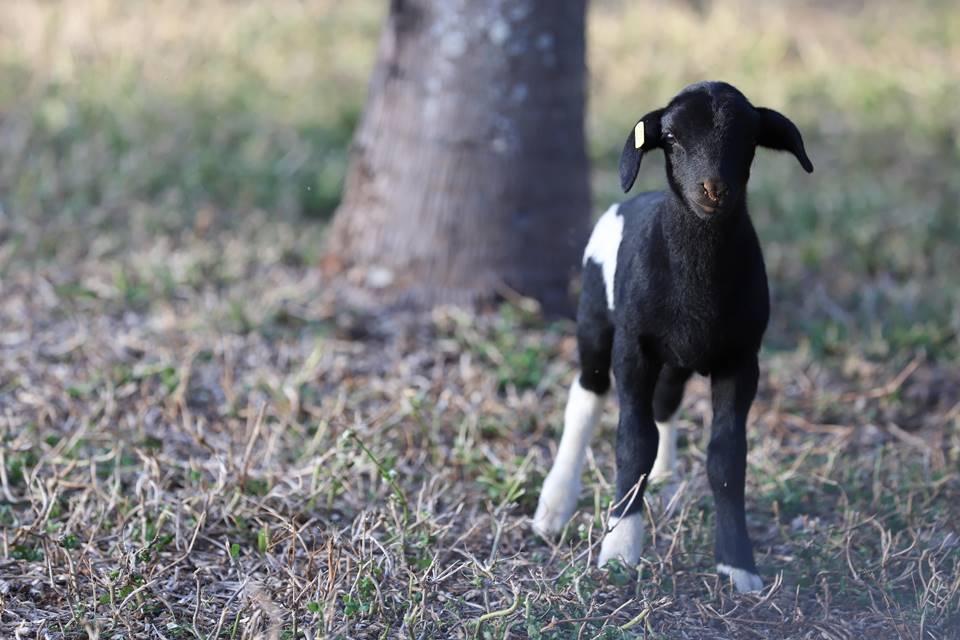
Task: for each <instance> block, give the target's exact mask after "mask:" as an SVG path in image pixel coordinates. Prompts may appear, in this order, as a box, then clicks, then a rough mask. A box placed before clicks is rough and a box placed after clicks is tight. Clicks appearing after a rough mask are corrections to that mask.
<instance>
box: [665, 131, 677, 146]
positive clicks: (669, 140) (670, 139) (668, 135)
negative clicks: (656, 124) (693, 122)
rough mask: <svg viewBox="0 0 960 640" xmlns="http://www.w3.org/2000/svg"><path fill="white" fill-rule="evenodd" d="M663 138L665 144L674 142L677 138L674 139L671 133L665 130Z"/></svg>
mask: <svg viewBox="0 0 960 640" xmlns="http://www.w3.org/2000/svg"><path fill="white" fill-rule="evenodd" d="M663 140H664V142H666V143H667V144H676V142H677V139H676V138H675V137H673V134H672V133H670V132H669V131H667V132H666V133H664V134H663Z"/></svg>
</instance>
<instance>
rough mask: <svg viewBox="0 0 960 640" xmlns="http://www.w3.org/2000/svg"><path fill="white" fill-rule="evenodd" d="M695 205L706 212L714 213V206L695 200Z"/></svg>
mask: <svg viewBox="0 0 960 640" xmlns="http://www.w3.org/2000/svg"><path fill="white" fill-rule="evenodd" d="M696 205H697V206H698V207H700V208H701V209H703V210H704V211H705V212H706V213H714V212H715V211H716V210H717V208H716V207H710V206H707V205H705V204H700V203H699V202H697V203H696Z"/></svg>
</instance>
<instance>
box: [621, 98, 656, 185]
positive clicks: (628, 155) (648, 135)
mask: <svg viewBox="0 0 960 640" xmlns="http://www.w3.org/2000/svg"><path fill="white" fill-rule="evenodd" d="M662 115H663V109H657V110H656V111H651V112H650V113H648V114H647V115H645V116H643V117H642V118H640V120H639V121H638V122H637V124H636V125H635V126H634V127H633V131H631V132H630V135H629V136H627V141H626V142H625V143H623V153H622V154H620V186H621V187H623V192H624V193H626V192H628V191H630V189H631V187H633V183H634V181H635V180H636V179H637V173H638V172H639V171H640V160H642V159H643V152H644V151H649V150H650V149H656V148H657V147H659V146H660V116H662Z"/></svg>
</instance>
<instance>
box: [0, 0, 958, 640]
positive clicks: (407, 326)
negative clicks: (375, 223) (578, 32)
mask: <svg viewBox="0 0 960 640" xmlns="http://www.w3.org/2000/svg"><path fill="white" fill-rule="evenodd" d="M345 4H346V3H336V2H332V1H330V2H328V1H326V0H324V1H319V2H313V3H302V2H295V1H293V0H289V1H288V0H276V1H275V2H271V3H260V2H249V3H233V2H225V1H220V0H211V1H210V2H207V3H201V4H200V5H199V6H194V5H197V3H189V2H186V1H185V0H184V1H182V2H181V1H174V2H168V3H163V4H162V7H161V5H156V7H155V8H153V9H152V10H151V11H150V12H136V11H130V10H129V9H128V8H127V7H126V5H125V3H124V2H120V1H119V0H89V1H88V2H77V3H48V2H39V1H36V2H34V1H25V2H18V3H6V4H3V6H2V7H0V327H2V333H0V491H2V494H0V526H2V529H0V637H11V638H14V637H21V638H35V637H38V638H44V637H53V638H57V637H65V638H84V637H88V638H97V637H99V638H117V637H124V638H142V637H157V638H161V637H162V638H193V637H198V638H208V637H215V638H220V637H222V638H242V637H258V636H259V635H262V636H263V637H268V638H270V637H279V638H294V637H304V636H306V637H310V638H313V637H334V638H336V637H342V638H368V637H369V638H381V637H412V638H445V637H471V638H472V637H490V638H503V637H533V638H537V637H542V638H554V637H556V638H566V637H583V638H593V637H601V638H603V637H615V638H616V637H635V636H640V637H662V638H728V637H736V638H754V637H759V638H822V637H826V638H860V637H864V636H866V637H871V638H877V639H881V638H898V637H905V638H918V639H920V638H924V639H926V638H936V639H939V638H955V637H960V472H958V467H960V429H958V426H960V367H958V355H960V354H958V348H957V340H956V335H957V331H958V329H960V314H958V312H957V309H958V296H960V287H958V286H957V280H956V275H955V274H956V273H958V272H960V252H958V251H957V249H956V247H957V246H958V244H957V243H958V242H960V222H958V220H960V216H958V215H957V214H958V209H957V205H956V203H957V202H960V147H958V146H957V134H958V130H957V122H956V119H955V118H952V117H950V116H949V114H950V113H952V110H951V109H953V107H954V106H955V105H956V103H957V102H958V100H960V86H958V82H957V78H958V77H960V69H958V68H957V65H958V64H960V51H958V49H957V47H958V46H960V45H958V43H960V38H958V37H957V34H958V33H960V12H958V11H956V9H955V8H954V7H952V6H951V3H947V2H930V3H924V4H923V5H922V7H920V8H917V7H913V5H910V6H908V5H897V6H896V11H894V10H892V9H891V8H890V7H888V6H885V5H883V3H870V4H869V5H863V6H861V5H860V4H858V3H839V4H837V5H836V6H834V5H833V4H831V6H830V7H825V6H821V5H820V4H819V3H794V4H795V5H796V6H794V4H791V6H790V7H786V6H782V5H781V4H779V3H772V4H771V5H769V6H768V5H767V4H762V5H761V4H752V3H750V2H726V3H717V4H716V5H713V6H712V8H710V6H709V5H703V6H706V7H707V8H702V9H698V8H697V7H698V6H700V4H699V3H692V4H691V5H690V6H686V5H677V4H676V3H670V4H665V5H659V4H657V5H652V4H651V5H647V3H636V6H634V5H630V6H627V4H626V3H618V2H603V1H598V2H595V3H593V6H592V8H591V12H592V13H591V23H590V30H591V31H590V34H591V40H590V43H591V44H590V47H591V52H590V55H591V60H590V68H591V78H592V79H591V100H592V102H591V116H590V122H589V129H590V134H591V141H592V143H591V150H592V151H591V153H592V156H593V160H594V166H595V168H596V170H595V180H594V185H595V191H596V201H597V206H596V207H595V212H596V213H599V212H600V211H602V210H603V209H605V208H606V206H607V205H608V204H609V203H610V202H611V201H613V199H614V198H615V197H616V193H615V192H616V174H615V168H614V167H615V159H616V154H617V152H618V150H619V148H620V146H621V145H622V138H623V137H624V136H625V135H626V133H628V131H629V127H630V126H631V125H632V123H633V122H634V121H635V118H636V117H637V116H638V115H641V114H642V113H644V112H646V111H648V110H649V109H650V108H654V107H656V106H660V104H662V102H664V101H665V100H666V99H667V98H668V97H669V95H671V94H672V93H674V92H676V90H677V89H679V88H680V86H682V85H683V84H685V83H686V82H688V81H693V80H697V79H701V78H703V77H717V78H722V79H727V80H730V81H731V82H733V83H734V84H736V85H738V86H740V88H742V89H743V90H744V91H745V93H746V94H747V95H748V96H749V97H751V98H752V99H754V100H755V101H756V102H757V103H758V104H760V103H762V104H765V105H768V106H773V107H775V108H778V109H780V110H782V111H784V112H785V113H788V115H790V116H791V117H792V118H794V120H795V121H797V122H798V124H799V125H800V127H801V129H802V130H803V131H804V133H805V135H806V137H807V141H808V149H809V151H810V155H811V157H812V159H813V161H814V164H815V165H816V172H815V173H814V174H813V176H810V177H807V176H806V174H803V173H802V172H801V171H800V170H799V169H798V168H797V167H796V166H795V161H793V159H792V158H790V157H786V156H784V157H781V156H777V155H773V154H769V155H762V156H760V157H759V158H758V164H757V165H756V167H755V171H754V176H753V178H752V181H751V192H750V198H751V200H750V201H751V206H752V211H753V217H754V220H755V222H756V224H757V228H758V232H759V234H760V236H761V241H762V244H763V246H764V249H765V252H766V257H767V263H768V270H769V272H770V277H771V283H772V286H773V322H772V325H771V328H770V331H769V332H768V338H767V341H766V345H765V347H764V350H763V352H762V353H761V370H762V378H761V388H760V393H759V396H758V400H757V402H756V403H755V405H754V408H753V412H752V414H751V420H750V427H749V438H750V455H749V468H748V480H747V487H748V489H747V491H748V513H749V516H748V524H749V527H750V531H751V534H752V535H753V538H754V541H755V545H756V551H757V560H758V565H759V566H760V571H761V574H762V576H763V578H764V581H765V583H766V585H767V586H766V588H765V589H764V591H763V592H761V593H760V594H757V595H736V594H734V593H733V592H732V590H731V588H730V586H729V585H728V584H726V583H724V582H723V581H722V580H720V579H719V578H718V577H717V575H716V574H715V573H714V571H713V561H712V531H713V509H712V504H711V500H710V497H709V490H708V487H707V483H706V478H705V473H704V464H703V461H704V452H705V446H706V441H707V438H708V425H709V421H710V407H709V402H708V382H707V381H705V380H703V379H695V380H694V381H693V382H692V384H691V386H690V389H689V393H688V397H687V398H686V400H685V402H684V404H683V407H682V409H681V411H680V415H679V418H678V420H679V426H680V430H681V441H680V460H681V462H680V465H681V470H682V479H683V481H684V484H683V485H682V488H681V490H680V492H679V493H678V495H677V498H676V500H674V502H673V504H672V505H671V504H664V503H665V500H664V496H663V495H662V494H663V492H660V493H654V494H652V495H651V496H650V501H649V508H648V511H647V515H648V518H649V523H648V526H647V535H648V539H647V542H646V547H645V548H646V552H645V555H644V561H643V562H642V563H641V565H640V566H639V569H637V568H633V567H619V568H616V569H615V570H613V571H608V572H601V571H599V570H597V569H596V568H595V567H594V563H593V559H594V558H595V556H596V551H597V548H598V543H599V539H598V531H599V530H600V529H601V525H602V523H603V520H604V518H605V516H606V508H607V507H608V505H609V501H610V496H611V492H612V488H611V486H610V485H611V481H612V478H613V472H614V468H613V429H614V425H615V420H616V407H615V406H614V403H613V402H611V406H610V407H609V411H608V412H607V414H606V415H605V417H604V421H603V423H602V428H601V429H600V432H599V433H598V434H597V437H596V439H595V443H594V445H593V447H592V451H591V454H590V456H589V458H588V463H587V470H586V473H585V477H584V491H583V495H582V497H581V498H582V499H581V505H580V509H579V510H578V513H577V516H576V517H575V519H574V520H573V521H572V522H571V524H570V526H569V527H568V528H567V531H566V533H565V535H564V537H563V539H562V540H561V541H559V542H558V543H556V544H547V543H545V542H543V541H540V540H538V539H537V538H536V537H535V536H534V535H533V534H532V532H531V530H530V516H531V515H532V513H533V509H534V507H535V505H536V499H537V491H538V488H539V485H540V482H541V481H542V478H543V475H544V474H545V473H546V471H547V470H548V469H549V465H550V462H551V460H552V454H553V452H554V451H555V448H556V443H557V440H558V435H559V429H560V426H561V416H562V411H563V402H564V399H565V393H566V389H567V387H568V385H569V383H570V381H571V380H572V378H573V376H574V375H575V371H576V353H575V344H574V341H573V338H572V336H573V333H574V327H573V325H572V324H571V323H570V322H568V321H564V320H552V319H548V318H544V317H542V316H541V315H540V314H539V313H538V312H537V309H536V308H535V305H532V304H531V303H530V302H529V301H525V300H521V299H516V300H513V301H511V302H510V303H508V304H506V303H505V304H504V305H502V306H500V307H496V308H493V309H488V310H485V311H484V312H483V313H472V312H468V311H464V310H459V309H452V308H450V309H446V308H444V309H437V310H435V311H433V312H430V313H424V314H421V315H390V316H388V315H383V314H377V313H374V312H373V311H371V309H370V307H369V306H368V305H367V302H368V301H365V300H361V299H355V298H354V297H352V296H349V295H347V294H346V293H345V292H344V291H342V290H341V289H340V288H339V287H338V285H337V283H336V282H329V281H325V280H324V278H323V276H322V273H321V269H319V268H318V265H319V264H320V262H321V258H322V246H323V245H322V243H323V237H324V222H325V220H326V219H327V218H328V216H329V214H330V212H331V211H332V209H333V207H335V205H336V199H337V193H338V190H339V180H340V179H341V177H342V175H343V166H344V160H345V154H346V144H347V141H348V140H349V133H350V128H351V127H352V125H353V123H355V121H356V117H357V116H356V114H357V113H358V110H359V105H360V104H361V102H362V93H363V87H364V84H365V77H366V73H367V71H368V70H369V65H370V60H371V56H372V52H373V49H374V45H375V40H376V32H377V24H378V20H379V18H380V16H381V14H382V6H381V5H382V3H373V2H370V3H362V2H357V3H352V4H351V5H350V6H351V8H350V9H344V8H342V6H341V5H345ZM650 24H655V25H657V29H655V30H653V29H650V27H649V25H650ZM91 25H93V26H95V27H96V28H95V29H94V28H93V27H92V26H91ZM744 29H746V30H748V31H749V30H752V32H755V33H761V34H762V37H760V38H758V39H754V40H747V39H742V38H736V37H732V34H735V33H739V32H741V31H742V30H744ZM318 34H319V35H318ZM637 34H642V36H643V37H642V38H641V37H638V35H637ZM694 45H695V46H694ZM680 50H682V51H684V52H686V53H685V55H684V56H682V57H679V56H677V55H676V51H680ZM651 60H655V61H656V64H653V63H651V62H650V61H651ZM624 125H625V126H626V128H624ZM641 180H642V181H643V183H644V186H651V185H655V184H658V183H660V182H662V173H661V170H660V166H659V163H658V162H653V161H651V162H650V163H649V164H646V161H645V168H644V170H642V171H641Z"/></svg>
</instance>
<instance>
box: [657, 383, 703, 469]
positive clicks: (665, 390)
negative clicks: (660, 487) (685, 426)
mask: <svg viewBox="0 0 960 640" xmlns="http://www.w3.org/2000/svg"><path fill="white" fill-rule="evenodd" d="M692 373H693V372H692V371H690V370H689V369H681V368H678V367H671V366H665V367H664V368H663V369H662V370H661V371H660V376H659V377H658V378H657V387H656V391H655V392H654V395H653V417H654V419H655V420H656V422H657V431H659V432H660V441H659V443H658V445H657V459H656V460H655V461H654V463H653V469H652V470H651V471H650V481H651V482H663V481H671V480H675V479H676V478H675V476H676V467H677V428H676V426H675V425H674V422H673V416H674V414H675V413H676V412H677V408H679V407H680V402H681V401H682V400H683V390H684V387H685V386H686V384H687V380H689V379H690V375H691V374H692Z"/></svg>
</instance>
